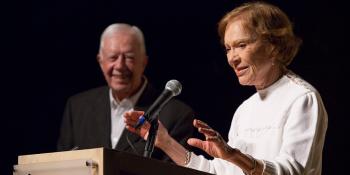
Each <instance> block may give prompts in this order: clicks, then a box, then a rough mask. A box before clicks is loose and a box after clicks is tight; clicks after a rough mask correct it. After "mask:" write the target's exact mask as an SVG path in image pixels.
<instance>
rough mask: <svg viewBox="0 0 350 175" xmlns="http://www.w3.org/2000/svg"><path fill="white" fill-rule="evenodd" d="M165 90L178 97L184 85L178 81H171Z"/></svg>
mask: <svg viewBox="0 0 350 175" xmlns="http://www.w3.org/2000/svg"><path fill="white" fill-rule="evenodd" d="M165 89H167V90H169V91H171V92H172V94H173V96H177V95H179V94H180V93H181V90H182V85H181V83H180V82H179V81H177V80H169V81H168V82H167V83H166V85H165Z"/></svg>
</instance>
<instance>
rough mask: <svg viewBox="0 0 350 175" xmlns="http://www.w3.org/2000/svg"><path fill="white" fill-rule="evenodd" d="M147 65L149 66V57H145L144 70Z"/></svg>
mask: <svg viewBox="0 0 350 175" xmlns="http://www.w3.org/2000/svg"><path fill="white" fill-rule="evenodd" d="M147 64H148V56H147V55H145V57H144V59H143V68H144V69H145V68H146V66H147Z"/></svg>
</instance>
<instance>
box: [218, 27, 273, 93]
mask: <svg viewBox="0 0 350 175" xmlns="http://www.w3.org/2000/svg"><path fill="white" fill-rule="evenodd" d="M242 22H243V21H242V20H237V21H234V22H232V23H229V24H228V25H227V27H226V31H225V36H224V44H225V48H226V52H227V53H226V54H227V60H228V63H229V64H230V66H231V67H232V68H233V70H234V71H235V73H236V75H237V77H238V80H239V83H240V84H241V85H248V86H255V87H256V88H257V89H262V88H264V87H266V86H268V85H270V84H271V83H272V82H271V81H274V80H271V78H272V77H275V76H274V74H275V73H278V72H276V69H275V68H274V67H276V66H274V62H273V61H274V60H273V59H272V54H271V53H272V49H273V47H272V45H271V44H269V43H268V42H267V41H263V40H261V39H260V38H257V37H256V36H255V35H254V34H253V33H252V32H250V31H248V30H246V29H245V28H243V25H242V24H243V23H242Z"/></svg>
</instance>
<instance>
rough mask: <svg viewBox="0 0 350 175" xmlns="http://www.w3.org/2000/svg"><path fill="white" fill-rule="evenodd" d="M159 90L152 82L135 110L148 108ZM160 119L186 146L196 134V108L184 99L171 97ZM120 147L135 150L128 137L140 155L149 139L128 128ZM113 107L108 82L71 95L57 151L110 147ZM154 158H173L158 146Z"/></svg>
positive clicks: (129, 150) (119, 144) (123, 134)
mask: <svg viewBox="0 0 350 175" xmlns="http://www.w3.org/2000/svg"><path fill="white" fill-rule="evenodd" d="M159 94H160V93H157V92H156V91H155V90H154V89H153V88H152V86H151V85H149V84H148V85H147V86H146V89H145V90H144V92H143V93H142V95H141V96H140V98H139V100H138V102H137V104H136V105H135V107H134V109H135V110H143V111H145V110H147V108H148V107H149V106H150V105H151V104H152V103H153V102H154V101H155V99H156V98H157V97H158V95H159ZM159 120H160V121H161V122H162V123H163V124H164V126H165V127H166V128H167V129H168V131H169V134H170V135H171V136H172V137H174V139H176V140H177V141H179V142H180V143H181V144H182V145H184V146H186V147H187V143H186V141H187V139H188V138H189V137H191V136H192V134H193V129H194V128H193V126H192V122H193V111H192V109H191V108H190V107H189V106H187V105H185V104H184V103H182V102H180V101H178V100H176V99H171V100H170V101H169V102H168V103H167V104H166V105H165V106H164V107H163V109H162V111H161V112H160V115H159ZM121 129H123V130H124V131H123V133H122V135H121V138H120V140H119V142H118V143H117V145H116V148H115V149H117V150H120V151H126V152H130V153H135V152H134V151H133V149H132V148H131V147H130V145H129V144H128V142H127V137H128V138H129V140H130V141H131V142H132V144H133V146H134V147H135V148H136V150H137V153H135V154H138V155H142V154H143V150H144V147H145V143H146V141H145V140H143V139H142V138H141V137H139V136H138V135H135V134H133V133H131V132H129V131H128V130H126V129H125V128H121ZM110 134H111V109H110V99H109V88H108V87H107V86H104V87H99V88H96V89H92V90H89V91H86V92H83V93H80V94H77V95H75V96H72V97H71V98H69V99H68V101H67V104H66V108H65V112H64V115H63V119H62V124H61V132H60V137H59V139H58V144H57V149H58V151H66V150H70V149H72V148H73V147H76V146H77V147H79V149H87V148H97V147H105V148H111V147H112V144H111V140H110ZM152 158H156V159H160V160H170V159H169V157H168V156H166V155H165V154H164V153H163V152H162V151H161V150H159V149H157V148H155V149H154V152H153V154H152Z"/></svg>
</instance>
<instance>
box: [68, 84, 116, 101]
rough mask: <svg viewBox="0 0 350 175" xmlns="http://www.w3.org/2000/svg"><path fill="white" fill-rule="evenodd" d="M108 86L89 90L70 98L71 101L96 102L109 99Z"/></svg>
mask: <svg viewBox="0 0 350 175" xmlns="http://www.w3.org/2000/svg"><path fill="white" fill-rule="evenodd" d="M108 90H109V88H108V86H101V87H97V88H93V89H89V90H86V91H83V92H79V93H77V94H75V95H73V96H71V97H69V100H70V101H91V100H93V101H96V100H97V99H101V98H106V97H107V98H108V92H109V91H108Z"/></svg>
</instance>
